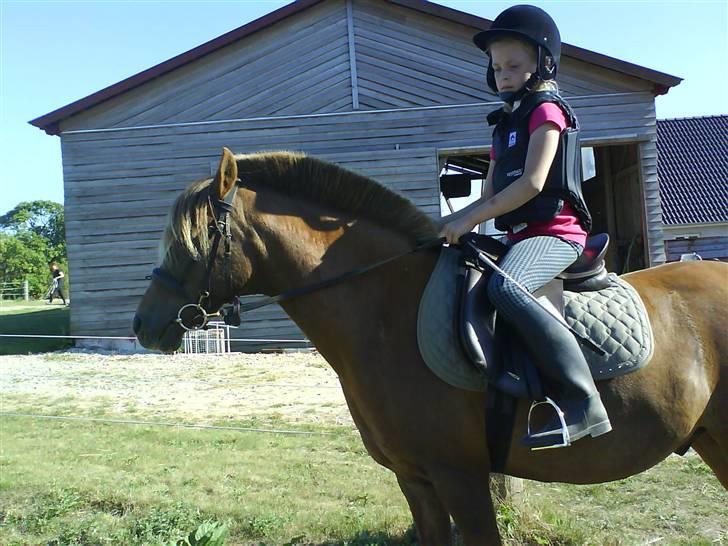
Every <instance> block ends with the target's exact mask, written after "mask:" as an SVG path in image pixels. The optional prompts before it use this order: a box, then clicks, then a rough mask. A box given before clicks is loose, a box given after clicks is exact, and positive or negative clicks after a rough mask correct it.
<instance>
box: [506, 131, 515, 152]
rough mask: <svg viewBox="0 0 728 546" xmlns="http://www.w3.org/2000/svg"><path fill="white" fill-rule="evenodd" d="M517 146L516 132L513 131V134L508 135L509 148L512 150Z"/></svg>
mask: <svg viewBox="0 0 728 546" xmlns="http://www.w3.org/2000/svg"><path fill="white" fill-rule="evenodd" d="M515 145H516V132H515V131H513V132H512V133H511V134H509V135H508V147H509V148H512V147H513V146H515Z"/></svg>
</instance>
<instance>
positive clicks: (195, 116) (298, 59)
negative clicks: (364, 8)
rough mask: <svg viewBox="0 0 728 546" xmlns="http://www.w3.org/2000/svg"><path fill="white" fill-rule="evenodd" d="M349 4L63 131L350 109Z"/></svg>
mask: <svg viewBox="0 0 728 546" xmlns="http://www.w3.org/2000/svg"><path fill="white" fill-rule="evenodd" d="M349 67H350V64H349V39H348V32H347V21H346V6H345V2H344V0H330V1H328V2H322V3H321V4H318V5H316V6H313V7H311V8H309V9H308V10H306V11H305V12H302V13H300V14H297V15H295V16H292V17H289V18H288V19H286V20H285V21H284V22H282V23H281V24H279V25H274V26H273V27H269V28H267V29H264V30H262V31H260V32H258V33H256V34H254V35H252V36H249V37H248V38H247V39H245V40H242V41H240V42H238V43H236V44H233V45H231V46H228V47H226V48H223V49H222V50H220V51H217V52H215V53H213V54H210V55H208V56H207V57H205V58H203V59H201V60H199V61H197V62H196V63H193V64H189V65H185V66H184V67H182V68H179V69H177V70H175V71H174V72H171V73H170V74H167V75H165V76H162V77H160V78H157V79H155V80H153V81H152V82H150V83H147V84H145V85H142V86H140V87H138V88H136V89H133V90H131V91H129V92H127V93H125V94H124V95H121V96H119V97H116V98H114V99H111V100H109V101H107V102H105V103H102V104H101V105H99V106H98V107H95V108H92V109H90V110H88V111H86V112H84V113H82V114H79V115H77V116H75V117H73V118H71V119H69V120H67V121H64V122H63V123H62V126H61V127H62V130H64V131H66V130H77V129H88V128H102V127H122V126H141V125H155V124H162V123H179V122H190V121H209V120H216V119H230V118H232V119H235V118H241V117H244V118H249V117H253V116H259V115H291V114H311V113H318V112H336V111H342V110H351V109H352V101H351V74H350V71H349Z"/></svg>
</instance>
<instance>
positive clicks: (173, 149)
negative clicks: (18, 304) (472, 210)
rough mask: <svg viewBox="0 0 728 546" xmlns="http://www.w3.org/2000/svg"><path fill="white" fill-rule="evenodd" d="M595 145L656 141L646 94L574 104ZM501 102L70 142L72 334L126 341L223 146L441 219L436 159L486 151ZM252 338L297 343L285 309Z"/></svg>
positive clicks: (262, 316) (258, 317)
mask: <svg viewBox="0 0 728 546" xmlns="http://www.w3.org/2000/svg"><path fill="white" fill-rule="evenodd" d="M572 103H573V105H574V107H575V108H576V111H577V115H578V116H579V118H580V119H581V121H582V126H583V137H584V139H585V140H586V141H589V140H598V141H600V142H608V141H609V140H610V139H614V140H620V141H621V140H625V139H629V140H649V139H650V138H651V135H652V133H653V125H652V124H653V123H654V117H652V116H653V114H654V113H653V99H652V96H651V95H649V94H646V93H632V94H622V95H607V96H591V97H582V98H574V99H573V100H572ZM495 106H496V105H495V104H480V105H464V106H454V107H442V108H418V109H404V110H394V111H381V112H380V111H366V112H352V113H341V114H330V115H324V116H299V117H272V118H265V119H260V118H259V119H254V120H249V121H244V120H240V121H234V122H211V123H207V124H181V125H170V126H163V127H148V128H137V129H133V128H132V129H111V130H101V131H88V132H86V131H81V132H65V133H64V134H63V135H62V148H63V161H64V178H65V201H66V233H67V239H68V251H69V264H70V269H71V270H70V276H71V278H72V279H73V291H74V309H73V313H72V319H71V327H72V331H73V333H74V335H129V334H130V325H131V318H132V316H133V312H134V310H135V308H136V305H137V303H138V301H139V297H140V296H141V294H142V293H143V291H144V289H145V288H146V286H147V284H148V281H146V280H145V276H146V275H148V274H149V272H150V271H151V269H152V268H153V267H154V266H155V264H156V263H157V262H158V256H157V247H158V241H159V238H160V235H161V230H162V228H163V226H164V223H165V216H166V213H167V210H168V209H169V207H170V205H171V203H172V202H173V200H174V198H175V197H176V195H177V194H178V193H179V192H180V191H181V190H182V189H183V188H184V187H185V186H186V185H187V184H188V183H190V182H191V181H193V180H196V179H200V178H203V177H207V176H209V174H210V165H211V163H212V162H215V161H216V160H217V158H218V157H219V154H220V148H221V146H223V145H225V146H228V147H230V148H231V149H232V150H233V151H235V152H237V153H244V152H253V151H260V150H270V149H294V150H303V151H306V152H307V153H310V154H312V155H318V156H322V157H324V158H327V159H329V160H331V161H334V162H336V163H339V164H341V165H343V166H346V167H348V168H351V169H353V170H356V171H358V172H361V173H363V174H366V175H369V176H371V177H373V178H375V179H377V180H379V181H381V182H383V183H384V184H386V185H387V186H389V187H391V188H393V189H395V190H397V191H399V192H401V193H402V194H403V195H405V196H407V197H409V198H410V199H412V200H413V201H414V202H415V203H416V204H417V205H418V206H420V207H421V208H422V209H423V210H425V211H426V212H427V213H428V214H431V215H432V216H433V217H437V216H439V195H438V182H437V177H438V167H437V153H438V149H446V148H469V147H479V148H483V149H485V148H487V147H488V146H489V145H490V130H489V129H488V128H487V127H486V125H485V116H486V114H487V112H488V111H490V110H491V109H492V108H494V107H495ZM237 335H238V336H243V337H266V338H270V337H277V338H286V339H299V338H300V336H301V334H300V332H299V331H298V329H297V328H296V327H295V325H293V324H292V323H291V321H290V320H288V319H286V318H285V316H284V315H283V313H282V311H281V310H280V309H278V308H266V309H261V310H259V311H257V312H254V313H252V314H251V315H250V316H249V317H248V318H247V320H246V322H245V325H244V327H243V328H242V329H240V330H238V331H237Z"/></svg>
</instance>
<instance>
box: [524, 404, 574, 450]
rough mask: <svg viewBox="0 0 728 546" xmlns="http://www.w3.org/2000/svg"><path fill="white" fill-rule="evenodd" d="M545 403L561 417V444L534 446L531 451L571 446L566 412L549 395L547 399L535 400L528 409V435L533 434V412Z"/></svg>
mask: <svg viewBox="0 0 728 546" xmlns="http://www.w3.org/2000/svg"><path fill="white" fill-rule="evenodd" d="M544 404H547V405H549V406H551V407H552V408H553V409H554V411H555V412H556V416H557V417H558V418H559V422H560V423H561V440H562V442H561V443H560V444H554V445H550V446H543V447H532V448H531V451H541V450H543V449H555V448H557V447H569V446H570V445H571V437H570V436H569V429H568V427H567V426H566V420H565V419H564V412H563V411H562V409H561V408H560V407H559V405H558V404H557V403H556V402H554V401H553V400H552V399H551V398H549V397H548V396H546V397H545V400H541V401H539V402H536V401H535V400H534V401H533V402H532V403H531V408H530V409H529V410H528V420H527V421H526V436H527V437H530V436H531V412H532V411H533V410H534V409H535V408H537V407H538V406H542V405H544Z"/></svg>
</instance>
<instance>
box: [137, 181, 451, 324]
mask: <svg viewBox="0 0 728 546" xmlns="http://www.w3.org/2000/svg"><path fill="white" fill-rule="evenodd" d="M242 185H243V182H242V181H241V180H240V179H239V178H238V179H237V180H236V181H235V184H234V186H233V187H232V188H231V189H230V191H229V192H228V194H227V195H226V196H225V198H224V199H216V200H214V201H213V200H212V199H210V197H208V198H207V200H208V204H209V206H210V210H211V211H212V212H213V215H212V221H211V222H210V224H209V225H208V231H214V233H215V234H214V237H213V242H212V246H211V250H210V254H209V256H210V258H209V261H208V264H207V270H206V272H205V277H204V279H203V288H201V289H200V293H199V296H198V298H197V303H186V304H184V305H182V307H180V308H179V310H178V311H177V318H176V319H175V321H174V322H175V323H176V324H178V325H179V326H180V327H181V328H182V329H183V330H187V331H195V330H202V329H205V328H206V327H207V325H208V323H209V322H210V319H212V318H215V317H221V318H222V319H223V321H224V322H225V324H227V325H229V326H240V323H241V321H242V318H241V315H242V314H243V313H246V312H248V311H252V310H253V309H259V308H260V307H264V306H266V305H270V304H273V303H279V302H282V301H285V300H289V299H292V298H295V297H298V296H302V295H304V294H308V293H311V292H315V291H317V290H321V289H323V288H326V287H328V286H332V285H334V284H338V283H341V282H343V281H345V280H347V279H350V278H352V277H355V276H357V275H362V274H364V273H366V272H368V271H371V270H372V269H376V268H378V267H381V266H383V265H385V264H388V263H390V262H393V261H394V260H398V259H399V258H403V257H404V256H407V255H409V254H414V253H415V252H419V251H420V250H424V249H426V248H432V247H436V246H440V245H442V243H444V242H445V239H444V238H436V239H430V240H427V241H425V242H423V243H420V244H418V245H417V246H415V247H414V248H413V249H410V250H408V251H406V252H403V253H401V254H397V255H396V256H392V257H390V258H386V259H384V260H381V261H379V262H376V263H373V264H370V265H367V266H364V267H360V268H357V269H353V270H351V271H347V272H346V273H342V274H341V275H338V276H336V277H333V278H330V279H325V280H323V281H320V282H317V283H314V284H310V285H306V286H301V287H298V288H294V289H292V290H288V291H286V292H283V293H281V294H278V295H276V296H265V297H264V298H261V299H259V300H257V301H254V302H249V303H240V299H239V296H233V298H232V300H230V301H229V302H227V303H226V304H223V307H221V310H220V311H218V312H215V313H210V312H209V311H208V310H207V309H206V308H205V304H206V303H209V299H210V293H211V291H212V286H211V285H212V268H213V265H214V263H215V256H217V253H218V248H219V246H220V241H224V250H223V261H222V267H223V274H224V276H225V277H226V278H227V283H228V287H229V288H230V290H231V291H232V286H233V278H232V265H231V261H232V230H231V224H232V220H231V216H230V214H231V213H232V211H233V208H234V207H233V201H234V199H235V194H236V192H237V189H238V187H239V186H242ZM147 279H148V280H152V281H157V282H160V283H162V284H164V285H165V286H166V287H167V288H169V289H171V290H172V291H174V292H176V293H177V294H178V295H181V296H182V298H183V299H187V298H188V297H189V296H188V295H187V292H186V291H185V289H184V287H183V286H182V284H181V283H180V282H179V281H178V280H177V279H176V278H175V277H174V276H173V275H172V274H170V273H169V272H168V271H166V270H165V269H163V268H161V267H158V268H155V269H154V270H153V271H152V274H151V276H149V277H147Z"/></svg>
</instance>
